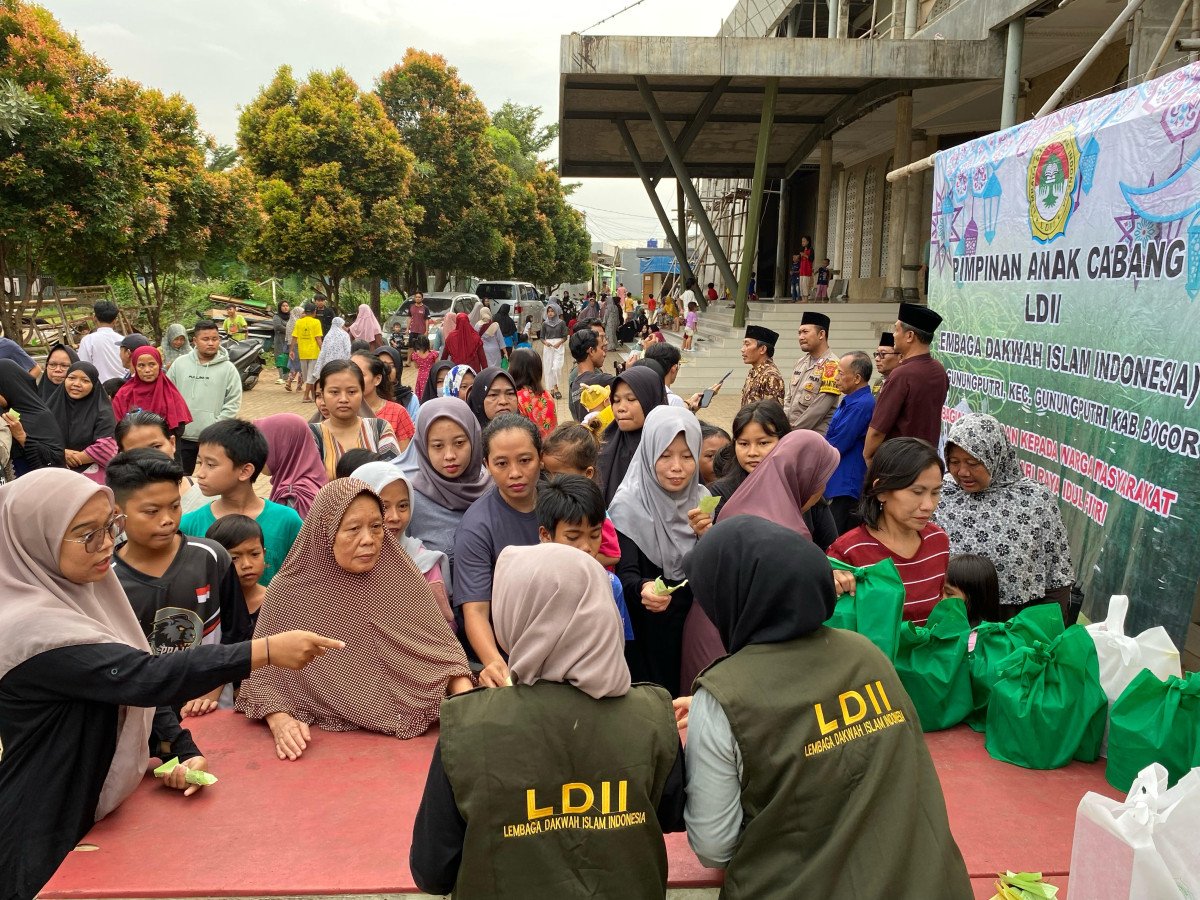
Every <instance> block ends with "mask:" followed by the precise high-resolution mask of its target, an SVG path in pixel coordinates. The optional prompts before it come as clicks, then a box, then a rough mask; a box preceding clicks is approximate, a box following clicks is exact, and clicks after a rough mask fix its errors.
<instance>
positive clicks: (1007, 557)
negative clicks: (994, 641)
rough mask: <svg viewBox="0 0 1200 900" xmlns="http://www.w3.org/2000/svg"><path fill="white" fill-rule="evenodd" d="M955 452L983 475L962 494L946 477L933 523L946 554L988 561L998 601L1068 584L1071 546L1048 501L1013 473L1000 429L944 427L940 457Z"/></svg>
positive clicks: (1013, 458) (989, 422) (988, 423)
mask: <svg viewBox="0 0 1200 900" xmlns="http://www.w3.org/2000/svg"><path fill="white" fill-rule="evenodd" d="M953 447H959V448H961V449H962V450H964V451H966V452H967V453H969V454H970V455H971V456H973V457H974V458H975V459H977V460H979V461H980V462H981V463H983V465H984V467H985V468H986V469H987V470H988V475H990V476H991V483H990V484H989V485H988V486H987V488H986V489H985V490H982V491H976V492H974V493H967V492H966V491H964V490H963V489H962V488H960V487H959V486H958V483H957V482H956V481H955V480H954V478H953V476H951V475H949V474H947V475H946V477H945V479H944V481H943V482H942V499H941V501H940V502H939V503H938V508H937V511H936V512H935V513H934V520H935V521H936V522H937V524H938V525H939V526H941V528H942V529H943V530H944V531H945V532H946V534H947V535H948V536H949V538H950V552H951V553H955V554H957V553H977V554H979V555H980V556H985V557H987V558H988V559H990V560H991V561H992V564H993V565H994V566H995V567H996V575H997V576H998V578H999V581H1000V602H1001V603H1004V604H1014V603H1026V602H1028V601H1030V600H1036V599H1040V598H1041V597H1044V596H1045V595H1046V594H1047V593H1048V592H1049V591H1051V590H1053V589H1054V588H1058V587H1063V586H1065V585H1069V584H1071V583H1073V582H1074V580H1075V574H1074V568H1073V566H1072V564H1071V545H1070V543H1068V541H1067V532H1066V527H1065V526H1064V525H1063V520H1062V515H1061V513H1060V512H1059V510H1058V505H1057V503H1056V502H1055V500H1054V497H1053V496H1052V495H1051V494H1050V492H1049V491H1048V490H1047V489H1046V488H1045V487H1044V486H1043V485H1040V484H1038V483H1037V482H1036V481H1034V480H1033V479H1032V478H1028V477H1026V476H1025V474H1024V473H1023V472H1022V471H1021V464H1020V462H1019V461H1018V459H1017V452H1016V450H1015V449H1014V448H1013V446H1012V444H1010V443H1009V441H1008V435H1007V434H1006V433H1005V431H1004V426H1003V425H1001V424H1000V423H999V422H997V421H996V420H995V419H994V418H992V417H991V416H988V415H984V414H982V413H969V414H967V415H965V416H963V417H962V418H961V419H959V420H958V421H957V422H955V423H954V424H953V425H951V426H950V431H949V432H948V433H947V435H946V449H945V453H946V455H947V456H949V455H950V451H951V449H952V448H953Z"/></svg>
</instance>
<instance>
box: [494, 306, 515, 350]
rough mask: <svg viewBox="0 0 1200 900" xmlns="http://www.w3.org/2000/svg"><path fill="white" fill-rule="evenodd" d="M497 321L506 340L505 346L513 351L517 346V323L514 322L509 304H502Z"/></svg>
mask: <svg viewBox="0 0 1200 900" xmlns="http://www.w3.org/2000/svg"><path fill="white" fill-rule="evenodd" d="M495 321H496V324H497V325H499V326H500V334H501V336H502V337H503V338H504V346H505V347H507V348H508V349H509V350H510V351H511V350H512V348H513V347H515V346H516V344H517V323H516V322H514V321H513V320H512V316H511V315H510V307H509V305H508V304H507V303H502V304H500V309H499V310H498V311H497V313H496V317H495Z"/></svg>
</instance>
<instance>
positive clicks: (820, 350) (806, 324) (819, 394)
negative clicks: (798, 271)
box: [786, 311, 842, 434]
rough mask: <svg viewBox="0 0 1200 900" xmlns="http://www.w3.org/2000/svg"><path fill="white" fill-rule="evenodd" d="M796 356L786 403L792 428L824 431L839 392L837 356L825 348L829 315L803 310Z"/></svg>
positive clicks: (821, 432)
mask: <svg viewBox="0 0 1200 900" xmlns="http://www.w3.org/2000/svg"><path fill="white" fill-rule="evenodd" d="M799 339H800V349H801V350H803V351H804V352H805V355H804V356H802V357H800V361H799V362H798V363H796V367H795V368H794V369H792V385H791V389H790V392H789V393H788V401H787V404H786V407H787V414H788V422H789V423H790V424H791V426H792V430H793V431H796V430H799V429H801V428H804V429H807V430H809V431H815V432H816V433H817V434H824V433H825V432H826V430H828V428H829V421H830V419H832V418H833V411H834V409H836V408H837V405H838V400H839V398H840V397H841V396H842V394H841V391H839V390H838V388H837V373H838V358H837V356H836V355H835V354H834V353H833V352H831V351H830V349H829V316H827V315H825V314H824V313H819V312H811V311H810V312H806V313H805V314H804V315H803V316H802V317H801V319H800V331H799Z"/></svg>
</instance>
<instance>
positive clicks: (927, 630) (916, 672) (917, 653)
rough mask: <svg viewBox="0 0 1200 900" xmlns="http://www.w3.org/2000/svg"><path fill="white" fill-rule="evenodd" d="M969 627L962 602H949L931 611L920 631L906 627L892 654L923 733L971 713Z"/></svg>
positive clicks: (905, 624)
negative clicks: (968, 658) (968, 666)
mask: <svg viewBox="0 0 1200 900" xmlns="http://www.w3.org/2000/svg"><path fill="white" fill-rule="evenodd" d="M970 633H971V623H970V621H969V620H968V619H967V607H966V605H965V604H964V603H963V602H962V600H960V599H958V598H957V597H951V598H948V599H946V600H943V601H942V602H941V603H939V604H938V605H937V606H935V607H934V608H933V612H931V613H930V614H929V620H928V621H927V622H926V623H925V624H924V625H914V624H913V623H912V622H904V623H902V624H901V626H900V639H899V643H898V646H897V648H896V674H897V675H899V676H900V681H901V682H902V683H903V684H904V689H905V690H906V691H908V696H909V698H910V699H911V700H912V702H913V706H915V707H916V708H917V715H918V716H919V717H920V719H921V728H922V730H924V731H940V730H941V729H943V728H950V727H951V726H953V725H957V724H958V723H959V722H961V721H962V720H963V719H965V718H966V717H967V714H968V713H970V712H971V710H972V709H973V708H974V706H973V704H972V699H971V673H970V671H969V670H968V669H967V637H968V636H969V635H970Z"/></svg>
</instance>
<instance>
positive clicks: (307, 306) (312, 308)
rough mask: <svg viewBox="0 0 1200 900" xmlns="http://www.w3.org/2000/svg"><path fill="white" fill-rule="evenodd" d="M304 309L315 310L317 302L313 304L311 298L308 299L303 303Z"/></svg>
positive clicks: (307, 311) (306, 310) (309, 311)
mask: <svg viewBox="0 0 1200 900" xmlns="http://www.w3.org/2000/svg"><path fill="white" fill-rule="evenodd" d="M304 311H305V312H306V313H311V312H316V311H317V304H315V303H313V302H312V301H311V300H309V301H308V302H307V303H305V304H304Z"/></svg>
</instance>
